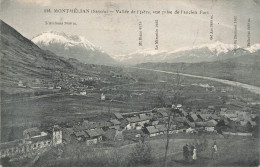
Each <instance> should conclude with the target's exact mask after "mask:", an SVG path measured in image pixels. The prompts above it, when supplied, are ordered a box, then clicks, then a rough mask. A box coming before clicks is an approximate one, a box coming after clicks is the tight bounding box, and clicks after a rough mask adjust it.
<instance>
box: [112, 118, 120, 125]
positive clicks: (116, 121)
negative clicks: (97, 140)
mask: <svg viewBox="0 0 260 167" xmlns="http://www.w3.org/2000/svg"><path fill="white" fill-rule="evenodd" d="M110 122H111V123H112V124H113V125H119V124H120V123H121V122H120V121H118V120H117V119H111V120H110Z"/></svg>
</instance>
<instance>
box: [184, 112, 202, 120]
mask: <svg viewBox="0 0 260 167" xmlns="http://www.w3.org/2000/svg"><path fill="white" fill-rule="evenodd" d="M187 118H188V119H189V121H191V122H198V121H200V119H199V118H198V116H197V115H196V114H195V113H190V114H189V115H188V116H187Z"/></svg>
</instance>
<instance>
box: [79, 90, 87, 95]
mask: <svg viewBox="0 0 260 167" xmlns="http://www.w3.org/2000/svg"><path fill="white" fill-rule="evenodd" d="M79 94H80V95H87V92H86V91H82V92H79Z"/></svg>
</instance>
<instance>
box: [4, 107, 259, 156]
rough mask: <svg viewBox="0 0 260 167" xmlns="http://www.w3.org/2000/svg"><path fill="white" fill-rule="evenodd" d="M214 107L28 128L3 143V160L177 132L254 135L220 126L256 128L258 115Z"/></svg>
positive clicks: (167, 110)
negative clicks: (46, 150) (76, 145)
mask: <svg viewBox="0 0 260 167" xmlns="http://www.w3.org/2000/svg"><path fill="white" fill-rule="evenodd" d="M220 110H221V111H216V109H215V107H214V106H208V108H206V109H200V110H191V109H190V110H187V109H185V108H184V107H183V106H182V105H181V104H178V105H176V106H175V105H173V106H172V107H171V108H154V109H152V110H148V111H140V112H131V113H113V114H110V115H111V116H110V118H109V119H108V120H106V121H104V120H103V121H91V120H87V119H83V120H82V121H80V122H77V123H74V124H73V125H71V127H68V126H66V127H62V125H60V126H59V125H54V126H53V127H50V128H48V129H47V130H45V131H40V130H39V129H38V128H36V127H34V128H30V129H26V130H24V132H23V137H24V138H23V139H20V140H15V141H11V142H7V143H2V144H1V157H7V156H9V157H11V156H15V155H22V154H26V153H28V152H32V151H35V150H40V149H43V148H46V147H52V146H57V145H60V144H69V143H72V144H73V143H85V144H86V145H94V144H98V143H100V142H102V141H120V140H121V141H123V140H126V139H129V136H131V137H132V138H135V140H138V138H141V137H145V136H146V137H155V136H159V135H163V134H166V133H168V134H176V133H186V134H187V133H222V134H225V135H240V136H252V133H251V132H250V131H247V132H246V131H244V132H235V131H229V130H227V129H224V128H223V129H221V127H223V126H225V125H228V124H230V123H233V124H235V125H237V126H240V127H248V128H251V129H252V128H254V127H255V126H257V124H256V121H255V120H256V117H257V114H256V113H253V112H248V111H247V112H246V111H242V110H241V111H238V110H229V109H227V108H221V109H220Z"/></svg>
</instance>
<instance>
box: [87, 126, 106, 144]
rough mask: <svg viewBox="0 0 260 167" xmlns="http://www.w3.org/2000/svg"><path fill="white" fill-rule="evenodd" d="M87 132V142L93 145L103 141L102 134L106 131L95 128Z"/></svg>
mask: <svg viewBox="0 0 260 167" xmlns="http://www.w3.org/2000/svg"><path fill="white" fill-rule="evenodd" d="M86 133H87V135H88V137H87V138H86V144H87V145H92V144H97V143H98V142H100V141H102V139H103V138H102V135H103V134H104V131H103V130H102V129H94V130H87V131H86Z"/></svg>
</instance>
